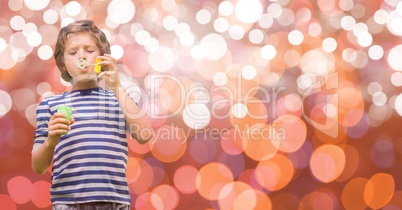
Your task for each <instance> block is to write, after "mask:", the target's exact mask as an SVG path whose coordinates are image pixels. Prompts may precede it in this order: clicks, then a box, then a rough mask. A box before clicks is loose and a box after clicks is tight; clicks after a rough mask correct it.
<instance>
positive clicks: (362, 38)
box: [357, 32, 373, 47]
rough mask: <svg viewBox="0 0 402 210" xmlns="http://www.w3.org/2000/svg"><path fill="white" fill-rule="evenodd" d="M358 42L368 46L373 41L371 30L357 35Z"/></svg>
mask: <svg viewBox="0 0 402 210" xmlns="http://www.w3.org/2000/svg"><path fill="white" fill-rule="evenodd" d="M357 42H358V43H359V45H360V46H362V47H368V46H370V45H371V43H373V37H372V36H371V34H370V33H369V32H361V33H359V35H358V36H357Z"/></svg>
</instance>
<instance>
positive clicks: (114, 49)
mask: <svg viewBox="0 0 402 210" xmlns="http://www.w3.org/2000/svg"><path fill="white" fill-rule="evenodd" d="M110 51H111V54H112V56H113V57H114V58H116V59H117V60H118V59H121V58H122V57H123V55H124V49H123V48H122V47H121V46H120V45H112V46H110Z"/></svg>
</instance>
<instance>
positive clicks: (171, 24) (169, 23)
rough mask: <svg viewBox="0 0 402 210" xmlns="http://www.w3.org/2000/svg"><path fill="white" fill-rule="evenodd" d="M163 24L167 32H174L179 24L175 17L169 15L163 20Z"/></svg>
mask: <svg viewBox="0 0 402 210" xmlns="http://www.w3.org/2000/svg"><path fill="white" fill-rule="evenodd" d="M162 24H163V27H164V28H165V29H166V30H168V31H174V30H175V29H176V27H177V25H178V24H179V22H178V20H177V18H176V17H175V16H172V15H169V16H166V17H165V18H163V21H162Z"/></svg>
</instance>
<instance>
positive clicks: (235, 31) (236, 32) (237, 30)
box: [229, 25, 245, 40]
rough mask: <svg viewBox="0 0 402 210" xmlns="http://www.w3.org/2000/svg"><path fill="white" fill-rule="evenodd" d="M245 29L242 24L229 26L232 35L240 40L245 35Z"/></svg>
mask: <svg viewBox="0 0 402 210" xmlns="http://www.w3.org/2000/svg"><path fill="white" fill-rule="evenodd" d="M244 33H245V31H244V29H243V27H241V26H240V25H234V26H232V27H230V28H229V34H230V37H231V38H232V39H234V40H240V39H242V38H243V37H244Z"/></svg>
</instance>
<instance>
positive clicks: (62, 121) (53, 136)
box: [47, 112, 75, 147]
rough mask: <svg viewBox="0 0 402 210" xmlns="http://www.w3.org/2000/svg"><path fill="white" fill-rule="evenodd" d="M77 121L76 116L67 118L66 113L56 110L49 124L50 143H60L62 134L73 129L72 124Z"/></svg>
mask: <svg viewBox="0 0 402 210" xmlns="http://www.w3.org/2000/svg"><path fill="white" fill-rule="evenodd" d="M74 122H75V120H74V118H73V117H71V119H70V120H67V119H66V115H65V114H63V113H58V112H56V113H55V114H54V115H53V116H52V117H51V118H50V121H49V124H48V136H47V137H48V138H47V140H48V142H47V143H48V145H49V146H53V147H54V146H56V144H57V143H59V139H60V137H61V135H63V134H66V133H67V131H69V130H70V129H71V127H70V125H71V124H73V123H74Z"/></svg>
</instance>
